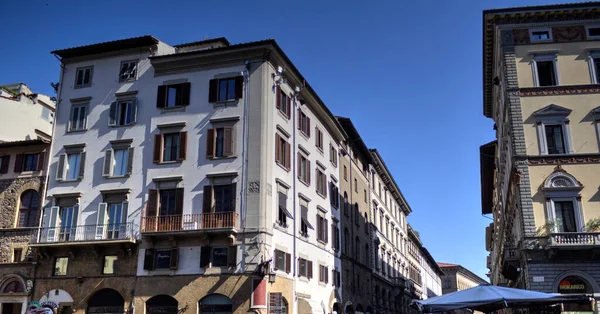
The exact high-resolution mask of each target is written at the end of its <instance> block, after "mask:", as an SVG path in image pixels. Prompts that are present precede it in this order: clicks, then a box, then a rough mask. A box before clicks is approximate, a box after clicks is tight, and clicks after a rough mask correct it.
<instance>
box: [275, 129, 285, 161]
mask: <svg viewBox="0 0 600 314" xmlns="http://www.w3.org/2000/svg"><path fill="white" fill-rule="evenodd" d="M280 151H281V137H280V136H279V134H275V161H276V162H278V163H280V164H283V162H282V160H281V159H280V158H281V155H280V154H279V152H280Z"/></svg>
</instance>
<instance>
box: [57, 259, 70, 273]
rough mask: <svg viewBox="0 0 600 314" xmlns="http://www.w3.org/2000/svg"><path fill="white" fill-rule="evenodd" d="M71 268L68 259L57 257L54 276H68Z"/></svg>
mask: <svg viewBox="0 0 600 314" xmlns="http://www.w3.org/2000/svg"><path fill="white" fill-rule="evenodd" d="M68 266H69V258H68V257H57V258H56V260H55V261H54V276H66V275H67V267H68Z"/></svg>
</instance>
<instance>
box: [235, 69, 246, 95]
mask: <svg viewBox="0 0 600 314" xmlns="http://www.w3.org/2000/svg"><path fill="white" fill-rule="evenodd" d="M243 95H244V77H243V76H241V75H240V76H236V77H235V99H240V98H242V97H243Z"/></svg>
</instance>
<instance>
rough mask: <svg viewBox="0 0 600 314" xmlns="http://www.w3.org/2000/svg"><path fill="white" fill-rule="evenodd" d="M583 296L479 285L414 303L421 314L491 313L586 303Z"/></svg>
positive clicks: (586, 298)
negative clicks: (466, 311)
mask: <svg viewBox="0 0 600 314" xmlns="http://www.w3.org/2000/svg"><path fill="white" fill-rule="evenodd" d="M589 300H590V299H589V297H587V296H585V295H558V294H550V293H543V292H538V291H530V290H521V289H514V288H506V287H498V286H491V285H489V284H482V285H479V286H477V287H473V288H471V289H467V290H462V291H457V292H453V293H449V294H445V295H442V296H439V297H434V298H431V299H427V300H414V303H416V304H417V306H418V307H419V308H420V309H421V310H422V311H423V312H424V313H435V312H447V311H452V310H458V309H471V310H476V311H482V312H491V311H495V310H499V309H502V308H508V307H512V308H519V307H529V306H533V305H551V304H555V303H563V302H585V301H589Z"/></svg>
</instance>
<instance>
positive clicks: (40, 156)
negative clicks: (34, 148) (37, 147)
mask: <svg viewBox="0 0 600 314" xmlns="http://www.w3.org/2000/svg"><path fill="white" fill-rule="evenodd" d="M45 162H46V153H45V152H41V153H39V154H38V162H37V167H36V169H37V170H38V171H42V170H44V164H45Z"/></svg>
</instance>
